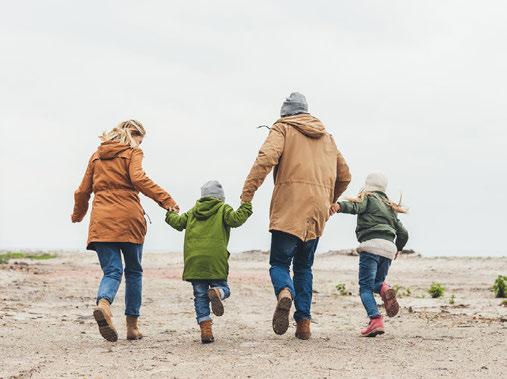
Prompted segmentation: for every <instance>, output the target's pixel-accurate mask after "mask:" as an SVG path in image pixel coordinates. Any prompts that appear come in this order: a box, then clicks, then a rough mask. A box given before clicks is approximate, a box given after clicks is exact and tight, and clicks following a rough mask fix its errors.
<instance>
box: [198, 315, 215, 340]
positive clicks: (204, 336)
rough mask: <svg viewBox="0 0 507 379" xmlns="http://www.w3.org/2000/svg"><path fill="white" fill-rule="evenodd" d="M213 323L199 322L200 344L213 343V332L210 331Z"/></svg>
mask: <svg viewBox="0 0 507 379" xmlns="http://www.w3.org/2000/svg"><path fill="white" fill-rule="evenodd" d="M212 324H213V322H212V321H211V320H206V321H201V322H200V323H199V326H200V327H201V342H202V343H211V342H214V341H215V338H214V337H213V331H212V329H211V325H212Z"/></svg>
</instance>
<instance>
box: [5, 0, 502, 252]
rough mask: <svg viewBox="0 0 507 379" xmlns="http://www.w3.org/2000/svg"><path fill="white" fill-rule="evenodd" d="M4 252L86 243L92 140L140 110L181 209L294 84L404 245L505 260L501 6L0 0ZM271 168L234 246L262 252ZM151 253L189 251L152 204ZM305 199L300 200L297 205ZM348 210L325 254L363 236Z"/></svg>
mask: <svg viewBox="0 0 507 379" xmlns="http://www.w3.org/2000/svg"><path fill="white" fill-rule="evenodd" d="M0 7H1V8H0V48H1V50H0V116H1V117H0V127H1V139H2V147H1V148H0V158H1V166H0V167H1V168H0V170H1V171H0V174H1V184H0V206H1V211H0V249H2V248H3V249H6V248H30V249H37V248H41V249H52V248H62V249H81V250H83V249H84V247H85V241H86V238H87V227H88V220H89V218H88V216H87V217H86V218H85V220H84V221H83V222H82V223H81V224H71V223H70V214H71V211H72V207H73V192H74V190H75V188H76V187H77V186H78V185H79V183H80V180H81V177H82V175H83V173H84V170H85V167H86V163H87V160H88V158H89V156H90V155H91V153H92V152H93V151H94V150H95V149H96V147H97V145H98V139H97V135H98V134H99V133H101V132H103V131H104V130H107V129H111V128H112V127H114V126H115V125H116V124H117V123H118V122H119V121H122V120H125V119H129V118H135V119H138V120H140V121H142V122H143V123H144V125H145V127H146V129H147V131H148V134H147V137H146V138H145V141H144V143H143V145H142V148H143V150H144V152H145V161H144V167H145V170H146V172H147V173H148V175H149V176H150V177H151V178H152V179H153V180H155V181H156V182H157V183H158V184H160V185H161V186H163V187H164V188H166V189H167V190H168V191H169V192H170V193H171V194H172V195H173V197H174V198H175V199H176V200H177V201H178V203H179V204H180V206H181V208H182V209H183V210H186V209H188V208H190V207H192V205H193V204H194V202H195V200H196V199H197V198H198V197H199V194H200V192H199V191H200V186H201V185H202V184H203V183H204V182H206V181H207V180H210V179H217V180H219V181H221V182H222V183H223V185H224V187H225V191H226V196H227V200H228V202H229V203H230V204H231V205H233V206H237V205H239V195H240V192H241V188H242V186H243V181H244V179H245V177H246V175H247V174H248V171H249V169H250V166H251V164H252V163H253V161H254V159H255V156H256V154H257V151H258V149H259V147H260V145H261V143H262V141H263V140H264V138H265V137H266V133H267V130H266V129H260V130H258V129H256V126H257V125H260V124H271V123H273V121H275V120H276V119H277V118H278V116H279V111H280V106H281V103H282V101H283V99H284V97H286V96H287V95H288V94H289V93H290V92H292V91H300V92H302V93H303V94H305V95H306V97H307V100H308V102H309V108H310V112H311V113H312V114H313V115H315V116H316V117H318V118H320V119H321V120H322V121H323V122H324V124H325V125H326V126H327V128H328V130H329V131H330V132H331V133H332V134H333V135H334V137H335V139H336V141H337V144H338V147H339V149H340V150H341V151H342V153H343V155H344V156H345V158H346V159H347V161H348V163H349V165H350V168H351V170H352V176H353V181H352V183H351V185H350V187H349V190H348V191H347V194H348V195H353V194H355V193H356V192H357V191H358V190H359V189H360V187H361V185H362V183H363V181H364V178H365V176H366V175H367V174H368V173H369V172H371V171H383V172H384V173H386V175H387V176H388V177H389V179H390V184H389V188H388V194H389V195H390V196H391V197H392V198H394V199H397V198H398V196H399V194H400V191H402V192H403V194H404V200H405V204H406V205H407V206H409V207H410V213H409V214H408V215H402V216H401V219H402V221H403V222H404V224H405V225H406V227H407V228H408V230H409V232H410V236H411V239H410V241H409V243H408V246H407V247H408V248H413V249H416V250H419V251H421V252H422V253H423V254H426V255H440V254H451V255H505V254H507V247H506V246H505V244H502V243H501V238H502V236H503V235H504V233H505V231H506V228H507V221H506V219H505V215H506V214H507V206H506V201H505V200H504V196H505V195H504V194H505V193H506V191H507V138H506V137H507V130H506V126H507V44H506V41H507V23H506V22H505V20H506V19H507V3H506V2H504V1H487V2H484V1H463V0H456V1H444V0H438V1H408V0H400V1H360V0H354V1H312V2H307V1H304V2H303V1H256V2H250V1H249V2H246V1H245V2H244V1H213V2H210V1H192V2H189V1H150V2H139V1H103V0H101V1H81V2H76V1H72V2H70V1H44V2H42V1H11V2H7V1H5V2H2V3H1V6H0ZM272 188H273V182H272V179H271V177H270V178H269V179H268V180H267V181H266V182H265V184H264V185H263V187H262V188H261V189H260V190H259V191H258V193H257V195H256V197H255V199H254V215H253V216H252V217H251V219H250V220H249V221H248V222H247V223H246V224H245V225H244V226H243V227H242V228H240V229H238V230H234V231H233V232H232V235H231V243H230V250H231V251H241V250H247V249H267V248H268V247H269V240H270V238H269V237H270V235H269V233H268V231H267V225H268V209H269V201H270V195H271V191H272ZM142 203H143V206H144V207H145V209H146V211H147V212H148V214H149V215H150V216H151V219H152V221H153V224H152V225H150V226H149V231H148V236H147V238H146V243H145V250H162V249H163V250H172V251H174V250H178V251H179V250H181V249H182V240H183V234H182V233H178V232H176V231H174V230H172V229H170V228H169V227H168V226H166V225H165V224H164V221H163V220H164V211H163V210H162V209H161V208H159V207H158V206H157V205H156V204H155V203H154V202H153V201H151V200H150V199H148V198H145V197H143V198H142ZM294 207H297V204H294ZM355 222H356V220H355V217H354V216H350V215H339V216H336V217H333V218H332V220H330V222H328V224H327V227H326V230H325V234H324V236H323V238H322V239H321V243H320V245H319V251H327V250H329V249H339V248H348V247H354V246H356V240H355V234H354V228H355Z"/></svg>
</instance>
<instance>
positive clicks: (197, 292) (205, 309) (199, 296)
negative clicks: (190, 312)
mask: <svg viewBox="0 0 507 379" xmlns="http://www.w3.org/2000/svg"><path fill="white" fill-rule="evenodd" d="M190 283H192V287H193V288H194V307H195V315H196V319H197V323H198V324H200V323H201V322H203V321H207V320H211V317H210V309H209V297H208V290H209V289H210V288H218V289H219V290H220V294H221V295H222V296H221V299H222V300H225V299H227V298H228V297H229V296H231V290H230V288H229V285H228V284H227V281H226V280H191V281H190Z"/></svg>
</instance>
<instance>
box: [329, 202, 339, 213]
mask: <svg viewBox="0 0 507 379" xmlns="http://www.w3.org/2000/svg"><path fill="white" fill-rule="evenodd" d="M340 211H341V207H340V204H338V203H334V204H331V207H329V216H332V215H334V214H335V213H337V212H340Z"/></svg>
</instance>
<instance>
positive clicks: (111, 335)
mask: <svg viewBox="0 0 507 379" xmlns="http://www.w3.org/2000/svg"><path fill="white" fill-rule="evenodd" d="M93 317H95V321H97V325H98V326H99V332H100V334H101V335H102V337H104V338H105V339H106V340H108V341H110V342H116V341H118V333H117V332H116V328H115V327H114V325H113V314H112V313H111V304H110V303H109V301H107V300H106V299H100V300H99V303H98V304H97V307H96V308H95V310H94V311H93Z"/></svg>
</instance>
